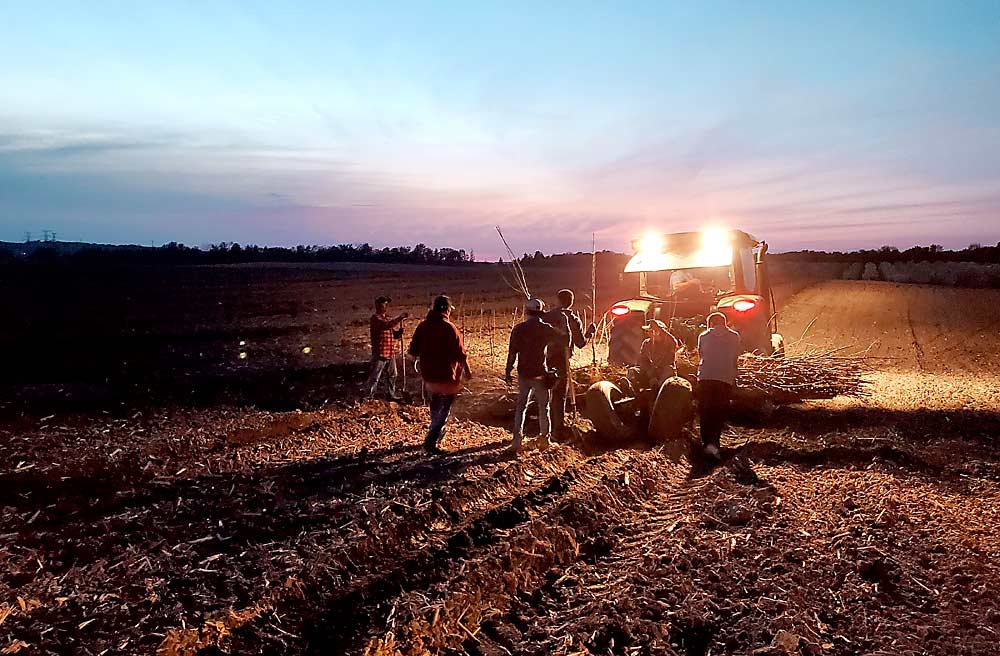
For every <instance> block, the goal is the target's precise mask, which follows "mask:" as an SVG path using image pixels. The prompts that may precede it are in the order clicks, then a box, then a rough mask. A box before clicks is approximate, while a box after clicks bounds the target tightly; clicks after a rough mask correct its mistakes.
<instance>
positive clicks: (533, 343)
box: [504, 299, 563, 453]
mask: <svg viewBox="0 0 1000 656" xmlns="http://www.w3.org/2000/svg"><path fill="white" fill-rule="evenodd" d="M524 314H525V316H526V318H525V320H524V321H522V322H521V323H519V324H517V325H516V326H514V328H513V329H512V330H511V331H510V346H509V347H508V349H507V369H506V373H505V376H504V378H505V380H506V381H507V384H508V385H511V384H512V383H513V380H512V377H511V373H512V372H513V370H514V363H515V362H516V363H517V404H516V406H515V408H514V430H513V433H514V439H513V441H512V442H511V449H512V450H513V451H514V452H515V453H517V452H519V451H520V450H521V442H522V439H523V437H524V419H525V413H526V411H527V409H528V401H529V400H531V398H534V399H535V403H536V404H537V405H538V443H539V447H540V448H542V449H544V448H546V447H548V443H549V437H550V434H551V432H552V425H551V421H550V419H549V387H548V385H547V384H546V382H547V381H546V374H547V372H546V368H545V353H546V350H547V349H548V348H552V346H553V345H556V346H558V345H559V344H560V343H561V342H562V338H563V336H562V333H560V332H559V331H558V330H556V329H555V328H553V327H552V325H551V324H548V323H545V322H544V321H542V315H544V314H545V304H544V303H542V301H540V300H538V299H532V300H530V301H528V302H527V303H526V304H525V306H524Z"/></svg>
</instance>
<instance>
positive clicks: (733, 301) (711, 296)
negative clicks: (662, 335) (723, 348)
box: [585, 229, 785, 441]
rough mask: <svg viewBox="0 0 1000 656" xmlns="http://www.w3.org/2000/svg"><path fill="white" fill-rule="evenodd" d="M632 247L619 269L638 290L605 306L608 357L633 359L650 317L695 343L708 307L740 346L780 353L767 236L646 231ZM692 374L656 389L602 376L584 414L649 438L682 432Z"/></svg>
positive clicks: (609, 432)
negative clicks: (721, 317) (718, 314)
mask: <svg viewBox="0 0 1000 656" xmlns="http://www.w3.org/2000/svg"><path fill="white" fill-rule="evenodd" d="M632 247H633V251H634V255H633V256H632V258H631V259H630V260H629V261H628V263H627V264H626V266H625V271H624V274H623V275H625V276H634V277H635V281H636V282H637V287H638V290H637V291H638V293H637V294H636V295H634V296H632V297H631V298H627V299H625V300H622V301H619V302H617V303H615V304H614V305H612V307H611V309H610V315H611V320H612V327H611V335H610V341H609V349H608V362H609V363H610V364H614V365H621V366H623V367H626V368H628V367H633V366H635V365H636V364H637V362H638V358H639V349H640V347H641V345H642V342H643V340H644V339H645V336H646V335H645V331H644V329H643V327H644V326H646V325H648V323H649V322H650V321H652V320H654V319H658V320H660V321H662V322H663V323H665V324H666V325H667V326H668V327H669V328H670V331H671V333H673V334H674V335H675V336H676V337H678V338H679V339H680V340H681V341H682V342H684V345H685V347H686V348H694V347H695V346H696V344H697V338H698V335H699V334H700V332H701V331H702V330H703V329H704V323H705V317H706V316H707V315H709V314H711V313H712V312H721V313H723V314H725V315H726V318H727V319H728V321H729V325H730V327H732V328H733V329H734V330H736V331H737V332H738V333H739V334H740V337H741V341H742V345H743V350H744V351H745V352H753V353H757V354H760V355H778V356H781V355H783V354H784V348H785V347H784V341H783V339H782V337H781V335H780V334H778V332H777V321H776V318H775V306H774V295H773V293H772V291H771V285H770V279H769V276H768V271H767V259H766V256H767V243H766V242H763V241H758V240H757V239H755V238H754V237H752V236H751V235H749V234H747V233H746V232H743V231H741V230H717V229H711V230H706V231H704V232H679V233H673V234H655V233H654V234H648V235H646V236H644V237H642V238H641V239H637V240H635V241H633V243H632ZM623 382H624V381H623ZM691 382H692V381H690V380H686V379H684V378H681V377H674V378H669V379H667V380H666V381H664V382H663V383H662V385H661V386H660V387H659V389H634V388H632V387H631V386H630V385H627V384H625V385H621V386H619V385H615V384H614V383H612V382H610V381H600V382H597V383H594V384H593V385H592V386H591V387H590V389H588V391H587V394H586V397H585V403H586V405H587V413H586V414H587V416H588V418H589V419H590V420H591V422H592V423H593V424H594V427H595V428H596V429H597V431H598V432H599V433H601V434H603V435H604V436H605V437H607V438H611V439H616V440H621V439H627V438H628V437H629V436H635V435H636V433H645V434H646V435H648V437H649V438H650V439H652V440H654V441H665V440H668V439H671V438H674V437H677V436H679V434H680V431H681V429H682V428H683V426H684V424H686V423H687V421H688V420H689V419H690V418H691V416H692V413H693V393H692V387H691ZM622 387H625V388H626V389H625V390H624V391H623V390H622Z"/></svg>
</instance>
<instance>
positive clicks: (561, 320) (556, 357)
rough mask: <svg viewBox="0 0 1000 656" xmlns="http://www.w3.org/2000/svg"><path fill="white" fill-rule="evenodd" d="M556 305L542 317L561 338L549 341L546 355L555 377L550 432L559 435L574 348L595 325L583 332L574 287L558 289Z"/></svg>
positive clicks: (562, 428)
mask: <svg viewBox="0 0 1000 656" xmlns="http://www.w3.org/2000/svg"><path fill="white" fill-rule="evenodd" d="M556 298H557V299H558V301H559V306H558V307H556V308H553V309H552V310H550V311H549V312H547V313H546V314H545V315H544V316H543V317H542V320H543V321H544V322H545V323H548V324H550V325H551V326H552V327H553V328H555V329H556V330H557V331H559V333H560V336H561V337H560V340H559V341H558V342H556V343H554V344H552V345H551V346H550V347H549V349H548V351H547V352H546V356H545V363H546V365H547V366H548V367H549V368H550V369H554V370H555V371H556V374H557V376H558V378H556V384H555V386H554V387H553V388H552V390H551V399H552V400H551V407H552V433H553V434H554V435H556V436H557V437H561V436H562V434H563V433H564V432H565V429H566V397H567V393H568V391H569V383H570V376H572V367H571V366H570V362H571V360H572V357H573V349H574V348H583V347H584V346H586V345H587V343H588V342H589V341H590V340H591V338H593V336H594V335H595V334H596V333H597V326H596V325H594V324H590V326H588V327H587V330H586V332H584V330H583V322H582V321H580V317H578V316H577V315H576V313H575V312H573V309H572V308H573V300H574V295H573V290H571V289H561V290H559V293H558V294H557V295H556Z"/></svg>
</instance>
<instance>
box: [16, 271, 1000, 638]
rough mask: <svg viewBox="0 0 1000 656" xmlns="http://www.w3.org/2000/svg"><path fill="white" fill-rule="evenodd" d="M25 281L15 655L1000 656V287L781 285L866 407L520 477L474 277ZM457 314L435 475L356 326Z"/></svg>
mask: <svg viewBox="0 0 1000 656" xmlns="http://www.w3.org/2000/svg"><path fill="white" fill-rule="evenodd" d="M529 280H534V281H537V282H536V283H535V284H536V285H537V287H538V289H539V290H540V291H541V292H542V295H543V296H549V297H551V295H552V294H553V293H554V291H555V290H556V289H558V288H559V287H561V286H564V285H567V284H569V285H574V286H576V287H577V288H578V289H583V288H585V287H586V286H587V285H588V283H589V272H558V271H556V272H544V273H543V272H535V273H534V275H532V273H531V272H529ZM33 285H34V286H27V285H19V284H17V283H15V282H14V281H7V282H6V283H3V285H2V287H3V288H2V289H0V291H3V292H4V293H7V294H8V295H9V296H8V297H10V298H12V299H13V300H14V302H15V303H16V305H15V307H18V308H20V309H21V311H20V312H19V313H18V314H17V316H15V317H14V318H13V319H12V320H11V322H10V324H9V325H8V326H7V327H6V328H5V332H3V333H2V334H0V344H2V345H3V346H4V347H5V352H8V353H11V354H12V355H11V358H10V364H9V366H8V367H6V368H5V370H4V376H3V383H4V385H5V386H4V388H3V394H4V396H3V398H2V404H3V405H2V407H0V417H2V418H0V485H2V489H3V490H4V492H5V494H4V497H3V501H2V502H0V503H2V508H0V510H2V515H0V563H2V572H3V575H2V579H0V653H23V654H46V653H57V654H119V653H122V654H132V653H135V654H150V653H160V654H167V655H182V654H183V655H189V654H206V655H207V654H255V653H268V654H339V653H356V654H371V655H375V654H397V653H400V654H406V655H410V654H462V653H468V654H489V655H494V654H565V655H569V654H681V655H685V656H688V655H693V654H696V655H698V656H706V655H708V654H756V655H762V654H845V655H846V654H992V653H996V644H997V641H998V632H1000V602H998V598H1000V583H998V581H1000V529H998V528H997V527H998V526H1000V448H998V446H997V443H996V440H997V437H998V435H1000V398H998V392H997V390H998V389H1000V386H998V383H1000V380H998V378H1000V364H998V362H997V358H996V357H995V353H996V352H997V347H998V346H1000V344H998V341H1000V337H998V332H997V330H996V329H995V326H996V325H997V320H1000V310H998V309H997V308H998V307H1000V292H997V291H983V290H960V289H951V288H942V287H925V286H908V285H894V284H891V283H865V282H859V281H851V282H824V283H817V284H813V285H811V286H806V284H805V282H802V281H796V282H794V283H793V282H785V283H784V284H783V285H782V286H781V287H780V288H779V290H778V297H779V302H781V303H782V304H783V306H784V307H783V311H782V314H781V318H780V320H781V329H782V332H783V333H784V334H785V335H786V338H788V339H790V340H798V338H799V336H800V335H802V334H803V332H804V333H805V336H804V337H803V338H802V339H801V340H798V341H797V342H796V344H795V345H794V346H792V347H791V348H793V349H796V348H797V349H806V348H824V349H828V348H831V347H836V346H842V345H846V344H854V345H856V346H857V347H858V348H859V349H865V348H868V347H869V346H870V345H872V344H873V343H874V346H872V353H873V354H874V355H877V356H878V357H881V358H886V359H883V360H879V367H880V371H879V372H878V373H877V374H876V376H875V379H876V381H875V382H876V385H875V394H874V397H873V398H871V399H869V400H868V401H866V402H865V403H863V404H862V403H859V402H857V401H844V400H836V399H835V400H833V401H829V402H816V403H808V404H801V405H794V406H784V407H779V408H778V409H777V410H776V411H775V412H774V413H773V414H772V415H771V416H770V417H768V418H767V419H766V420H761V421H759V422H758V423H756V424H753V425H739V426H733V427H730V428H729V429H728V430H727V433H726V435H725V437H724V446H725V447H726V449H725V451H726V454H725V455H726V457H725V460H724V462H723V464H722V465H720V466H719V467H716V468H714V469H711V470H704V469H702V468H694V469H692V467H690V466H687V465H680V464H677V463H675V462H673V461H671V460H670V459H669V458H668V457H667V456H666V455H665V454H664V453H661V452H660V451H657V450H644V449H617V450H601V449H597V448H594V447H593V446H591V447H587V448H584V449H581V448H575V447H566V446H557V447H554V448H552V449H549V450H547V451H544V452H539V451H529V452H528V453H526V454H524V455H522V456H521V457H520V458H517V459H514V458H511V457H509V456H507V455H505V454H504V453H503V447H504V446H505V445H506V440H507V439H508V435H509V434H508V432H507V429H506V421H507V419H508V417H507V414H506V413H507V410H508V408H509V405H510V402H509V399H506V398H503V397H504V394H505V390H504V389H503V385H502V381H500V380H499V378H498V376H499V374H500V373H501V372H500V367H501V366H502V360H501V358H502V357H503V356H504V354H505V343H504V342H505V339H506V332H507V329H508V326H509V324H510V321H511V319H512V317H511V316H509V312H510V309H511V308H512V307H513V305H514V303H513V299H512V294H511V292H509V291H508V290H506V289H505V288H504V287H503V285H502V283H501V282H499V281H498V279H497V276H496V275H495V273H494V272H493V271H491V270H489V269H486V268H483V269H478V270H474V271H471V270H455V269H437V270H429V269H424V268H398V269H396V270H390V271H385V270H363V269H359V268H357V267H336V266H320V267H312V268H303V267H279V268H272V267H232V268H203V269H202V268H189V269H178V270H171V271H167V272H164V271H159V272H149V271H148V272H133V273H131V274H130V275H128V276H122V275H120V274H114V273H107V274H94V275H91V276H86V277H76V278H73V279H69V280H68V279H67V278H66V277H65V276H61V277H60V276H53V277H52V278H51V279H48V280H44V279H43V280H38V281H35V283H33ZM602 288H603V289H605V290H606V293H605V294H602V296H601V298H600V299H599V301H600V303H601V305H600V306H601V307H602V308H603V307H607V305H608V304H610V302H611V301H613V300H614V299H615V296H616V294H617V293H618V290H615V289H613V288H612V287H611V283H608V284H606V285H603V287H602ZM53 290H57V291H58V293H59V294H61V295H62V296H61V297H59V298H60V299H61V300H60V302H57V303H53V302H50V301H49V300H48V299H51V298H52V296H51V293H54V292H53ZM440 291H448V292H449V293H450V294H451V295H452V296H453V298H455V299H456V301H459V304H460V306H461V315H460V316H461V319H460V321H459V323H461V324H463V325H464V326H465V328H466V332H467V335H468V340H469V346H470V350H471V351H472V353H473V354H474V356H475V359H474V363H473V366H474V369H475V371H476V374H477V377H476V380H475V381H474V383H473V385H472V388H471V389H470V390H469V391H468V392H467V393H465V394H463V396H462V397H461V398H460V400H459V404H458V408H457V412H456V414H457V416H458V419H457V420H456V421H455V422H454V423H453V425H452V426H451V428H450V430H449V433H448V438H447V440H446V442H445V444H444V446H445V447H446V448H447V449H448V450H449V453H448V454H447V455H446V456H442V457H431V456H427V455H425V454H424V453H423V451H422V450H421V449H420V448H419V445H420V442H421V438H422V432H423V429H424V427H425V426H426V422H427V411H426V408H425V407H422V406H420V405H417V404H413V405H409V404H404V405H396V404H389V403H385V402H382V401H362V400H360V397H361V394H360V385H359V381H360V380H362V379H363V377H364V374H365V371H364V369H365V365H364V357H365V348H366V339H367V338H366V330H367V328H366V319H367V316H368V308H367V306H368V303H369V299H370V298H371V297H372V296H374V295H375V294H377V293H382V292H388V293H390V294H392V295H393V296H395V297H396V298H397V299H398V301H399V302H398V303H397V309H400V310H409V311H410V312H411V313H413V314H418V313H422V311H423V309H424V308H425V307H426V303H427V300H428V299H429V298H430V297H431V296H432V295H434V294H436V293H439V292H440ZM46 292H49V293H50V295H46ZM494 311H496V314H495V315H494ZM807 327H808V330H806V328H807ZM491 335H492V337H491ZM241 341H243V342H245V344H243V345H242V346H241V345H240V342H241ZM305 347H309V352H308V353H306V352H304V351H303V349H304V348H305ZM240 353H246V357H245V358H242V359H241V358H240V355H239V354H240ZM586 362H589V354H582V355H581V356H580V357H579V358H578V364H585V363H586ZM410 383H411V386H410V391H411V392H415V391H416V388H415V387H414V386H413V385H412V383H413V381H412V379H411V381H410Z"/></svg>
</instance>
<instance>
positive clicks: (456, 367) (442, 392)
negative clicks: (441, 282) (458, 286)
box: [409, 295, 472, 454]
mask: <svg viewBox="0 0 1000 656" xmlns="http://www.w3.org/2000/svg"><path fill="white" fill-rule="evenodd" d="M451 310H452V305H451V300H450V299H449V298H448V297H447V296H443V295H442V296H438V297H437V298H435V299H434V303H433V305H432V306H431V310H430V312H428V313H427V318H426V319H424V320H423V321H421V322H420V325H418V326H417V329H416V330H415V331H414V332H413V339H412V340H411V341H410V348H409V354H410V356H411V357H413V358H415V359H416V360H417V362H418V366H419V369H420V377H421V378H423V380H424V385H425V386H426V388H427V391H428V392H429V393H430V412H431V422H430V426H429V427H428V429H427V435H426V437H425V438H424V448H425V449H426V450H427V451H428V452H429V453H432V454H440V453H443V451H442V450H441V448H440V446H439V445H440V443H441V440H442V439H443V438H444V434H445V423H446V422H447V421H448V415H449V414H451V406H452V404H453V403H454V402H455V397H456V396H458V393H459V392H460V391H461V390H462V377H463V375H464V376H465V377H466V378H468V379H471V378H472V370H471V369H470V368H469V361H468V356H467V355H466V352H465V342H464V340H463V339H462V333H461V332H459V330H458V327H457V326H456V325H455V324H453V323H452V322H451V321H450V319H449V317H450V316H451Z"/></svg>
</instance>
